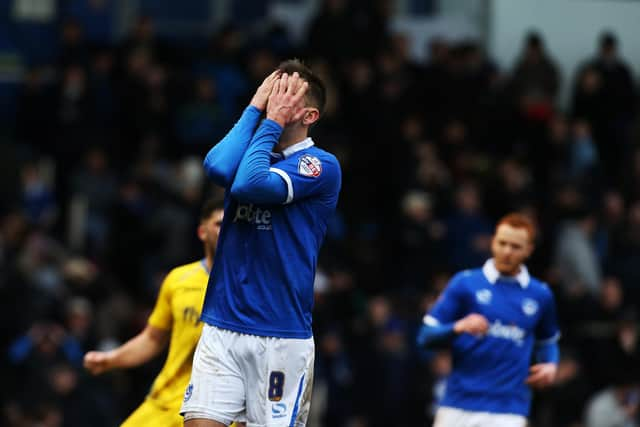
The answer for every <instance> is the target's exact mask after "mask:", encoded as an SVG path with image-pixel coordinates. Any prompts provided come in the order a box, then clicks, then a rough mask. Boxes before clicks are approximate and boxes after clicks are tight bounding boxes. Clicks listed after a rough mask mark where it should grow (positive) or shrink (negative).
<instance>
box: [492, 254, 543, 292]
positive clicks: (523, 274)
mask: <svg viewBox="0 0 640 427" xmlns="http://www.w3.org/2000/svg"><path fill="white" fill-rule="evenodd" d="M482 273H483V274H484V277H486V278H487V280H488V281H489V283H491V284H492V285H495V283H496V282H497V281H498V279H499V278H500V277H504V278H506V279H512V280H513V279H515V280H516V281H517V282H518V283H519V284H520V286H522V289H526V288H527V286H529V282H530V281H531V276H529V270H527V267H526V266H525V265H524V264H522V265H521V266H520V272H519V273H518V274H517V275H516V276H515V277H514V276H503V275H501V274H500V272H499V271H498V270H497V269H496V265H495V263H494V262H493V258H491V259H488V260H487V262H485V263H484V266H482Z"/></svg>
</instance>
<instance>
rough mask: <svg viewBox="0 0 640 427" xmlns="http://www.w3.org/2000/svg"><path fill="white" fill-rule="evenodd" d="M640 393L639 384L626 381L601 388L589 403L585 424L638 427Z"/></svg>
mask: <svg viewBox="0 0 640 427" xmlns="http://www.w3.org/2000/svg"><path fill="white" fill-rule="evenodd" d="M639 394H640V390H639V389H638V386H637V384H632V385H628V384H626V382H624V383H622V384H619V385H614V386H613V387H607V388H606V389H604V390H601V391H600V392H598V394H596V395H595V396H594V397H593V398H592V399H591V400H590V401H589V403H588V404H587V411H586V414H585V426H586V427H619V426H622V427H636V426H637V425H638V423H637V421H636V418H637V414H638V404H639V402H638V395H639Z"/></svg>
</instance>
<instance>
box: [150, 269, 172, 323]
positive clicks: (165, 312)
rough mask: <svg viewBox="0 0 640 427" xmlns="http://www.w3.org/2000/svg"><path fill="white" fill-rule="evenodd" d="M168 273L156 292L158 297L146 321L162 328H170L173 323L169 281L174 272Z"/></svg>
mask: <svg viewBox="0 0 640 427" xmlns="http://www.w3.org/2000/svg"><path fill="white" fill-rule="evenodd" d="M172 273H173V272H171V273H169V274H168V275H167V277H166V278H165V279H164V281H163V282H162V286H160V292H159V293H158V299H157V300H156V306H155V307H154V308H153V311H152V312H151V316H149V320H148V321H147V322H148V323H149V325H151V326H153V327H155V328H158V329H163V330H168V329H171V325H172V324H173V314H172V312H171V295H172V292H171V291H172V289H171V282H172V277H173V276H174V274H172Z"/></svg>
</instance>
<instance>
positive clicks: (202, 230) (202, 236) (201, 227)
mask: <svg viewBox="0 0 640 427" xmlns="http://www.w3.org/2000/svg"><path fill="white" fill-rule="evenodd" d="M206 238H207V230H206V228H205V226H204V225H203V224H200V225H199V226H198V239H200V240H201V241H203V242H204V241H205V239H206Z"/></svg>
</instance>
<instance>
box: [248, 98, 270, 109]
mask: <svg viewBox="0 0 640 427" xmlns="http://www.w3.org/2000/svg"><path fill="white" fill-rule="evenodd" d="M249 106H251V107H253V108H255V109H256V110H260V111H261V112H262V111H264V110H265V109H266V108H267V103H266V102H263V101H260V100H256V99H255V98H254V99H252V100H251V102H249Z"/></svg>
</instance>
